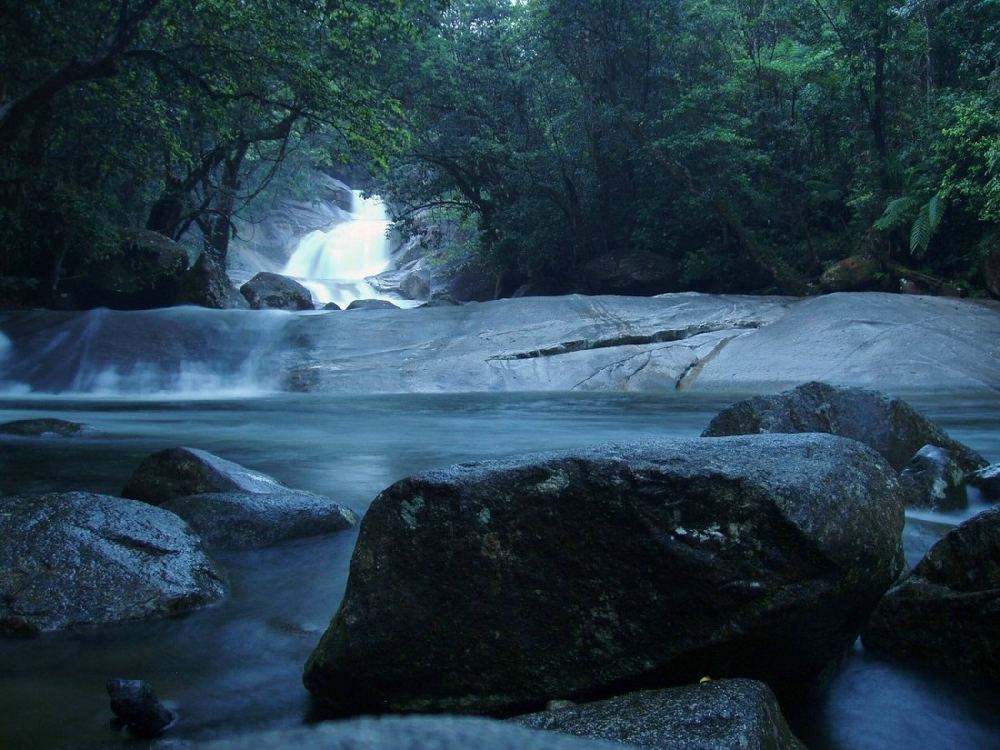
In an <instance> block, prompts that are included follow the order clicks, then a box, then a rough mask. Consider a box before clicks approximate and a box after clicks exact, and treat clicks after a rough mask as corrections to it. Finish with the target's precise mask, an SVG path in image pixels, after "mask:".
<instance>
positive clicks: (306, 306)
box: [240, 271, 316, 310]
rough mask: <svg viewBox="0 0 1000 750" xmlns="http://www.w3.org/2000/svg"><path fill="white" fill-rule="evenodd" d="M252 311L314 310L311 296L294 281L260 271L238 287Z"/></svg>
mask: <svg viewBox="0 0 1000 750" xmlns="http://www.w3.org/2000/svg"><path fill="white" fill-rule="evenodd" d="M240 293H241V294H242V295H243V296H244V297H246V300H247V302H249V303H250V307H252V308H253V309H254V310H314V309H315V308H316V306H315V305H314V304H313V301H312V294H310V292H309V290H308V289H306V288H305V287H304V286H302V285H301V284H300V283H299V282H297V281H295V280H294V279H290V278H288V277H287V276H282V275H281V274H278V273H269V272H267V271H261V272H260V273H258V274H257V275H256V276H254V277H253V278H252V279H250V281H248V282H247V283H246V284H244V285H243V286H241V287H240Z"/></svg>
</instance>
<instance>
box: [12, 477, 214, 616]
mask: <svg viewBox="0 0 1000 750" xmlns="http://www.w3.org/2000/svg"><path fill="white" fill-rule="evenodd" d="M0 539H3V540H4V542H3V544H2V545H0V634H17V633H29V634H30V633H37V632H41V631H49V630H61V629H64V628H71V627H76V626H85V625H101V624H107V623H115V622H122V621H126V620H142V619H148V618H153V617H166V616H170V615H176V614H180V613H182V612H187V611H189V610H192V609H196V608H198V607H202V606H204V605H206V604H210V603H212V602H214V601H216V600H217V599H219V598H221V597H222V596H223V594H224V593H225V586H224V583H223V577H222V574H221V573H220V572H219V571H218V570H217V569H216V567H215V565H214V563H212V561H211V560H210V559H209V558H208V557H207V556H206V555H205V553H204V551H203V549H202V546H201V542H200V540H199V539H198V538H197V537H196V536H195V535H194V534H193V533H192V532H191V530H190V529H189V528H188V527H187V525H186V524H185V523H184V522H183V521H182V520H181V519H180V518H178V517H177V516H175V515H174V514H173V513H170V512H168V511H165V510H162V509H160V508H154V507H153V506H151V505H147V504H145V503H138V502H134V501H131V500H123V499H121V498H115V497H108V496H106V495H92V494H87V493H82V492H67V493H53V494H46V495H32V496H28V495H24V496H21V495H18V496H11V497H0Z"/></svg>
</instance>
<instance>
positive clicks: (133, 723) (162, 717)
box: [107, 679, 175, 737]
mask: <svg viewBox="0 0 1000 750" xmlns="http://www.w3.org/2000/svg"><path fill="white" fill-rule="evenodd" d="M107 687H108V695H109V696H110V697H111V710H112V711H113V712H114V714H115V716H117V717H118V719H119V720H120V721H121V723H122V724H124V725H125V726H126V727H128V729H129V731H130V732H132V734H134V735H135V736H136V737H157V736H159V735H160V734H162V733H163V730H165V729H166V728H167V727H168V726H170V724H171V722H173V720H174V718H175V716H174V713H173V712H172V711H171V710H170V709H168V708H167V707H166V706H164V705H163V704H162V703H160V700H159V698H157V697H156V693H154V692H153V690H152V688H150V687H149V685H147V684H146V683H145V681H143V680H120V679H118V680H108V685H107Z"/></svg>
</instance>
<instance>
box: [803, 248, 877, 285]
mask: <svg viewBox="0 0 1000 750" xmlns="http://www.w3.org/2000/svg"><path fill="white" fill-rule="evenodd" d="M881 270H882V269H881V267H880V265H879V262H878V261H877V260H874V259H873V258H865V257H862V256H857V255H852V256H851V257H849V258H844V259H843V260H840V261H837V262H836V263H834V264H833V265H832V266H830V267H829V268H827V269H826V270H825V271H823V274H822V276H820V278H819V283H820V286H821V287H822V288H823V290H824V291H827V292H868V291H872V290H875V289H882V288H884V287H885V285H886V282H885V281H884V279H883V278H882V275H881Z"/></svg>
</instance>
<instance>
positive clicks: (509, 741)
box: [193, 716, 627, 750]
mask: <svg viewBox="0 0 1000 750" xmlns="http://www.w3.org/2000/svg"><path fill="white" fill-rule="evenodd" d="M193 746H194V747H198V748H203V750H245V748H254V750H286V749H287V748H296V750H624V748H627V746H623V745H621V744H618V743H611V742H602V741H600V740H588V739H581V738H580V737H571V736H568V735H561V734H557V733H555V732H540V731H535V730H532V729H525V728H524V727H519V726H515V725H513V724H511V723H510V722H506V721H491V720H489V719H472V718H468V717H458V716H410V717H405V718H404V717H385V718H381V719H373V718H369V719H356V720H354V721H337V722H328V723H325V724H319V725H317V726H315V727H310V728H302V729H280V730H276V731H271V732H258V733H256V734H247V735H243V736H241V737H235V738H232V739H225V740H216V741H215V742H206V743H197V744H195V745H193Z"/></svg>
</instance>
